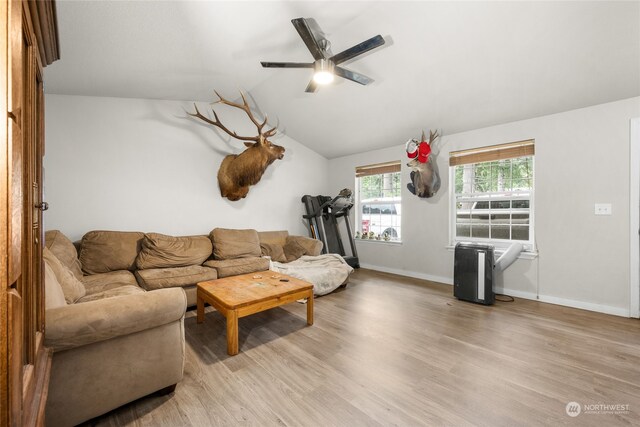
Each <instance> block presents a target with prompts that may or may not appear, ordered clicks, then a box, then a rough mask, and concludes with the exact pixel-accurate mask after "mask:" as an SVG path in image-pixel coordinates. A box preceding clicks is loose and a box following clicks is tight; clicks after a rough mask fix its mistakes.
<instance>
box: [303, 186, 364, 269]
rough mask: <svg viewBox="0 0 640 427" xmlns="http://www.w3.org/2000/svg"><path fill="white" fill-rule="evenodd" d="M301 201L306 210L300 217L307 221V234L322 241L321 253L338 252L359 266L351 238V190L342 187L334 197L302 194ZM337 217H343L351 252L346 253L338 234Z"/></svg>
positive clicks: (352, 263) (353, 265)
mask: <svg viewBox="0 0 640 427" xmlns="http://www.w3.org/2000/svg"><path fill="white" fill-rule="evenodd" d="M302 203H304V207H305V209H306V211H307V213H306V215H303V216H302V217H303V218H304V219H306V220H307V221H308V222H309V234H310V236H311V237H312V238H314V239H318V240H320V241H322V243H324V245H323V247H322V253H324V254H327V253H332V254H339V255H341V256H342V258H344V260H345V261H346V262H347V264H349V265H350V266H351V267H353V268H360V261H359V260H358V251H357V250H356V244H355V242H354V240H353V233H352V231H351V224H350V222H349V211H350V210H351V208H352V207H353V200H352V198H351V190H348V189H344V190H342V191H341V192H340V194H338V195H337V196H336V197H334V198H331V197H329V196H309V195H304V196H302ZM339 218H344V222H345V225H346V227H347V235H348V236H347V237H348V240H349V244H350V246H351V247H350V249H351V252H350V254H349V255H347V253H346V251H345V247H344V241H343V240H342V236H341V234H340V228H339V226H338V225H339V221H338V220H339Z"/></svg>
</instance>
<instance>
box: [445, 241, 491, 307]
mask: <svg viewBox="0 0 640 427" xmlns="http://www.w3.org/2000/svg"><path fill="white" fill-rule="evenodd" d="M453 295H454V296H455V297H456V298H458V299H460V300H464V301H471V302H476V303H479V304H485V305H491V304H493V302H494V300H495V297H494V294H493V246H490V245H479V244H475V243H458V244H457V245H456V249H455V258H454V262H453Z"/></svg>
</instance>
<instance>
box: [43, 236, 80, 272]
mask: <svg viewBox="0 0 640 427" xmlns="http://www.w3.org/2000/svg"><path fill="white" fill-rule="evenodd" d="M44 242H45V246H46V247H47V248H48V249H49V250H50V251H51V252H53V254H54V255H55V256H56V258H58V260H60V262H61V263H62V265H64V266H65V267H67V268H68V269H69V270H71V273H73V275H74V276H75V277H76V279H82V268H81V266H80V260H78V251H77V250H76V247H75V246H74V244H73V242H72V241H71V240H69V238H68V237H67V236H65V235H64V234H62V232H61V231H59V230H49V231H47V232H46V233H45V234H44Z"/></svg>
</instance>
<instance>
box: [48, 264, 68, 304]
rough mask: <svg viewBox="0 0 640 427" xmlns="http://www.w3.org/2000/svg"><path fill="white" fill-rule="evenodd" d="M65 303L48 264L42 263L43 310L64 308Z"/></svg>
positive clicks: (58, 283) (60, 288)
mask: <svg viewBox="0 0 640 427" xmlns="http://www.w3.org/2000/svg"><path fill="white" fill-rule="evenodd" d="M65 305H67V301H66V300H65V299H64V292H63V291H62V286H60V282H58V279H57V278H56V274H55V273H54V272H53V269H52V268H51V266H50V265H49V263H48V262H47V261H46V260H45V262H44V308H45V309H46V310H49V309H52V308H58V307H64V306H65Z"/></svg>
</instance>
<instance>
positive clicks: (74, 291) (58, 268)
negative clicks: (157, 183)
mask: <svg viewBox="0 0 640 427" xmlns="http://www.w3.org/2000/svg"><path fill="white" fill-rule="evenodd" d="M42 257H43V258H44V261H45V262H46V263H47V264H49V266H50V267H51V270H53V273H54V274H55V276H56V279H57V280H58V283H59V284H60V286H61V287H62V292H63V293H64V299H65V300H66V301H67V303H68V304H73V303H74V302H76V301H77V300H79V299H80V298H82V297H83V296H85V295H86V293H87V290H86V289H85V287H84V284H82V282H81V281H80V280H78V279H76V277H75V276H74V275H73V273H72V272H71V270H69V269H68V268H67V267H65V266H64V265H63V264H62V263H61V262H60V260H58V258H56V256H55V255H54V254H53V252H51V251H50V250H49V249H48V248H46V247H45V248H44V249H43V250H42ZM45 285H46V283H45ZM45 298H46V297H45ZM45 303H46V301H45Z"/></svg>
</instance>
